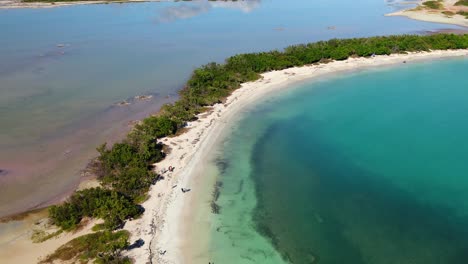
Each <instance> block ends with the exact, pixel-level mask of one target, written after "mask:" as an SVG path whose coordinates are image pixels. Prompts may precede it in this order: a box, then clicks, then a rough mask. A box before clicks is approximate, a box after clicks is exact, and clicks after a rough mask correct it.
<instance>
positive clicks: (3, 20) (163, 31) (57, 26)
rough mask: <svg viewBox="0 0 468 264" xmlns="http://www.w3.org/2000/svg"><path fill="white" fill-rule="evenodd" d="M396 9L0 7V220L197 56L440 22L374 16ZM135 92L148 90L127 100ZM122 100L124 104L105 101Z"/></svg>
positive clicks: (76, 163) (47, 198) (51, 187)
mask: <svg viewBox="0 0 468 264" xmlns="http://www.w3.org/2000/svg"><path fill="white" fill-rule="evenodd" d="M2 2H4V1H2V0H0V5H2ZM395 8H396V7H395V6H389V5H388V2H386V1H375V0H357V1H340V0H331V1H329V0H327V1H325V0H317V1H309V0H296V1H277V0H273V1H260V0H250V1H235V2H225V1H216V2H214V1H206V0H204V1H192V2H189V1H177V2H161V3H156V2H153V3H140V4H106V5H81V6H69V7H59V8H50V9H49V8H48V9H15V10H3V9H0V35H1V37H0V58H1V59H0V170H2V171H3V172H5V171H6V173H2V174H1V175H0V188H1V189H0V217H1V216H4V215H8V214H12V213H15V212H18V211H23V210H26V209H29V208H33V207H36V206H44V205H46V204H48V203H51V202H54V201H56V200H58V199H60V198H61V197H63V195H64V194H65V193H67V192H70V191H71V190H73V188H75V187H76V184H77V182H78V180H79V178H80V173H79V170H80V169H82V168H83V167H84V166H85V165H86V163H87V162H88V161H89V159H91V158H92V157H94V156H95V155H96V154H97V153H96V151H95V147H96V146H97V145H98V144H101V143H102V142H104V141H113V140H116V139H118V138H119V137H120V136H121V135H123V134H124V133H125V131H126V130H128V129H129V126H128V123H129V122H130V121H132V120H136V119H141V118H143V117H144V116H147V115H148V114H150V113H152V112H155V111H157V110H158V109H159V107H160V105H161V104H162V103H165V102H168V101H173V100H175V99H176V97H177V90H179V89H180V88H182V86H183V84H184V82H185V81H186V80H187V79H188V78H189V76H190V73H191V71H192V70H193V69H194V68H195V67H197V66H199V65H201V64H204V63H208V62H210V61H222V60H223V59H224V58H226V57H228V56H230V55H233V54H236V53H241V52H251V51H262V50H271V49H278V48H283V47H285V46H288V45H291V44H297V43H305V42H310V41H316V40H322V39H330V38H335V37H341V38H343V37H356V36H370V35H382V34H397V33H416V32H421V31H425V30H435V29H441V28H448V27H450V26H447V25H437V24H432V23H424V22H419V21H412V20H408V19H406V18H402V17H384V16H383V14H385V13H388V12H391V11H393V10H394V9H395ZM350 10H352V13H353V15H351V16H350ZM330 26H334V27H336V28H335V30H329V29H327V28H328V27H330ZM452 28H455V27H452ZM62 45H63V47H62ZM140 94H149V95H153V96H154V97H153V98H152V100H151V101H149V102H135V100H131V99H132V98H133V97H134V96H136V95H140ZM127 99H130V100H129V102H131V105H130V106H127V107H116V106H115V105H114V104H115V103H117V102H120V101H123V100H127Z"/></svg>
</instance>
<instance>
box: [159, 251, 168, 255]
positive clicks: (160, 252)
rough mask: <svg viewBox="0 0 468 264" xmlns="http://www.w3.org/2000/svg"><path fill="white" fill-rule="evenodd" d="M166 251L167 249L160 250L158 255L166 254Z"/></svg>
mask: <svg viewBox="0 0 468 264" xmlns="http://www.w3.org/2000/svg"><path fill="white" fill-rule="evenodd" d="M166 252H167V250H160V251H159V255H164V254H166Z"/></svg>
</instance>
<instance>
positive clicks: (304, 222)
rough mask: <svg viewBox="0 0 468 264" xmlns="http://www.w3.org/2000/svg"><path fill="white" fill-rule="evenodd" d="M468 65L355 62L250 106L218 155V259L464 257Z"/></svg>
mask: <svg viewBox="0 0 468 264" xmlns="http://www.w3.org/2000/svg"><path fill="white" fill-rule="evenodd" d="M467 70H468V60H467V59H455V60H447V61H438V62H430V63H429V62H427V63H418V64H414V65H411V64H410V65H399V66H398V67H395V68H387V69H378V70H372V71H364V72H358V73H352V74H349V75H345V76H342V77H335V78H328V79H323V80H320V81H315V82H313V83H310V82H308V83H304V84H301V85H298V87H297V89H294V90H290V91H287V92H286V91H285V92H283V93H282V94H281V95H279V96H276V97H274V98H270V99H268V101H266V102H264V103H262V104H260V105H258V106H256V107H255V108H254V109H252V110H251V112H249V114H248V115H246V116H245V117H244V118H243V120H242V121H241V122H240V123H239V124H238V127H237V128H236V129H235V131H234V133H233V134H232V136H230V137H229V138H228V140H227V141H226V143H225V144H224V146H223V148H222V151H223V154H222V155H221V156H220V158H219V160H220V162H219V165H218V167H219V168H222V170H220V181H221V182H222V183H223V187H222V188H221V195H220V198H219V199H218V203H219V205H220V206H221V213H220V214H219V215H214V219H215V220H214V223H215V224H214V228H213V230H212V242H211V243H212V248H211V254H212V255H213V258H214V259H215V263H216V262H220V263H288V262H289V263H326V264H335V263H336V264H339V263H353V264H354V263H356V264H361V263H362V264H363V263H368V264H371V263H374V264H375V263H379V264H386V263H388V264H395V263H404V264H407V263H411V264H419V263H421V264H432V263H434V264H436V263H437V264H440V263H444V264H452V263H453V264H460V263H466V259H468V227H467V225H466V223H467V222H468V204H467V203H466V201H467V200H468V177H467V174H466V172H467V171H468V163H467V162H466V160H467V159H468V141H467V140H466V135H467V134H468V122H467V121H468V120H467V115H466V113H467V112H468V90H467V87H466V85H464V84H466V83H467V77H466V74H465V73H466V72H467ZM259 234H260V235H259ZM273 249H276V250H277V251H276V252H275V250H273ZM227 256H228V257H227ZM279 256H281V258H280V257H279ZM226 259H227V261H226ZM221 260H223V261H221Z"/></svg>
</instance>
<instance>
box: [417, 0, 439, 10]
mask: <svg viewBox="0 0 468 264" xmlns="http://www.w3.org/2000/svg"><path fill="white" fill-rule="evenodd" d="M422 4H423V5H424V6H426V7H429V8H431V9H442V8H443V7H444V5H443V4H442V1H440V0H439V1H426V2H424V3H422Z"/></svg>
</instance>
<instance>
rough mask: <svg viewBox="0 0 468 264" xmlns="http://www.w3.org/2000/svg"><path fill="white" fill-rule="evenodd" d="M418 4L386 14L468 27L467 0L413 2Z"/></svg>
mask: <svg viewBox="0 0 468 264" xmlns="http://www.w3.org/2000/svg"><path fill="white" fill-rule="evenodd" d="M415 3H416V4H417V5H418V6H417V7H415V8H411V9H405V10H401V11H398V12H394V13H390V14H387V15H386V16H405V17H408V18H411V19H416V20H421V21H427V22H435V23H443V24H453V25H459V26H464V27H468V1H466V0H424V1H417V2H415Z"/></svg>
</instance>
